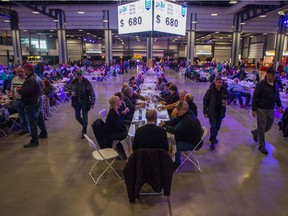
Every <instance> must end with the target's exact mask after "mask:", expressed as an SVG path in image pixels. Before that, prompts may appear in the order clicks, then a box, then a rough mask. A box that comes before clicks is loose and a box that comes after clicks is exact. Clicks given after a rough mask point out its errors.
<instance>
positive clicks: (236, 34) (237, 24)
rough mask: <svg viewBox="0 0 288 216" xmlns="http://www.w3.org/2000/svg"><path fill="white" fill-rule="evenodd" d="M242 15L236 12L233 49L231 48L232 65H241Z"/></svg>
mask: <svg viewBox="0 0 288 216" xmlns="http://www.w3.org/2000/svg"><path fill="white" fill-rule="evenodd" d="M240 22H241V20H240V16H239V15H238V14H236V15H235V16H234V21H233V37H232V49H231V65H232V66H235V67H238V66H239V59H238V58H239V50H240V39H241V31H242V27H241V24H240Z"/></svg>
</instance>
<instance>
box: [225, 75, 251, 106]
mask: <svg viewBox="0 0 288 216" xmlns="http://www.w3.org/2000/svg"><path fill="white" fill-rule="evenodd" d="M228 91H229V92H232V93H233V96H234V97H236V98H237V99H238V100H239V103H240V107H241V108H245V107H248V106H249V104H250V100H251V94H250V92H249V91H246V90H245V88H244V87H243V86H242V85H240V84H239V79H238V78H235V79H234V82H233V83H231V84H230V85H229V86H228ZM242 97H245V98H246V101H245V105H243V99H242Z"/></svg>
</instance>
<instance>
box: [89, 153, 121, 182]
mask: <svg viewBox="0 0 288 216" xmlns="http://www.w3.org/2000/svg"><path fill="white" fill-rule="evenodd" d="M115 159H116V158H114V159H113V160H112V162H111V163H108V161H107V160H105V162H106V164H107V168H106V169H105V170H104V171H103V172H102V173H101V174H100V176H99V177H98V178H97V180H96V181H95V179H94V178H93V176H92V174H91V171H92V169H93V168H94V167H95V166H96V165H97V163H98V162H99V161H97V162H96V163H95V164H94V165H93V167H92V168H91V169H90V172H89V175H90V177H91V178H92V180H93V181H94V183H95V185H97V184H98V182H99V180H100V178H101V177H102V176H103V175H104V174H105V173H106V172H107V170H108V169H109V168H111V169H112V171H113V172H114V173H115V175H116V176H117V177H118V178H119V179H121V176H119V174H118V173H117V172H116V171H115V169H114V168H113V167H112V164H113V163H114V161H115Z"/></svg>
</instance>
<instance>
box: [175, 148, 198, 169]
mask: <svg viewBox="0 0 288 216" xmlns="http://www.w3.org/2000/svg"><path fill="white" fill-rule="evenodd" d="M182 155H183V156H184V157H185V159H184V160H183V161H182V163H181V164H180V166H179V167H178V168H177V169H176V172H178V170H179V169H180V168H181V166H183V164H184V163H185V162H186V161H187V160H189V161H190V162H191V163H192V164H194V166H196V168H197V169H198V171H199V172H201V168H200V163H199V161H198V159H197V158H196V157H195V155H194V154H193V153H192V152H191V153H190V154H189V155H186V154H185V153H184V152H182ZM190 156H192V157H193V159H194V160H193V159H191V158H190Z"/></svg>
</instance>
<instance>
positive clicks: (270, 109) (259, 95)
mask: <svg viewBox="0 0 288 216" xmlns="http://www.w3.org/2000/svg"><path fill="white" fill-rule="evenodd" d="M275 76H276V70H275V69H274V68H273V67H270V68H268V70H267V71H266V76H265V78H264V79H263V80H261V81H260V82H259V83H258V84H257V85H256V87H255V90H254V93H253V97H252V115H253V117H257V128H256V129H255V130H252V131H251V133H252V135H253V139H254V141H255V142H258V139H259V148H258V150H259V151H260V152H261V153H263V154H268V151H267V150H266V148H265V132H267V131H268V130H270V129H271V127H272V125H273V121H274V106H275V103H276V105H277V106H278V108H279V111H280V112H281V113H283V109H282V104H281V100H280V96H279V91H278V89H277V88H276V84H275Z"/></svg>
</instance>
